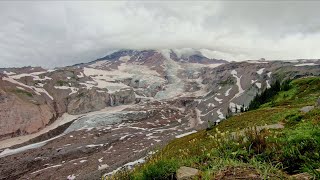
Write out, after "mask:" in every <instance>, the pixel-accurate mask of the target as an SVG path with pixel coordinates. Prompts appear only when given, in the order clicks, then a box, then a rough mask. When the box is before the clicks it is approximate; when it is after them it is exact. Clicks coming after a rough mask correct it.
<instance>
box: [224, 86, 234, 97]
mask: <svg viewBox="0 0 320 180" xmlns="http://www.w3.org/2000/svg"><path fill="white" fill-rule="evenodd" d="M231 89H232V87H231V88H229V89H228V90H227V91H226V93H225V94H224V96H229V94H230V91H231Z"/></svg>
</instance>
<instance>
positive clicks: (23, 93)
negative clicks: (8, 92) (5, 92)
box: [14, 89, 33, 97]
mask: <svg viewBox="0 0 320 180" xmlns="http://www.w3.org/2000/svg"><path fill="white" fill-rule="evenodd" d="M14 92H15V93H18V94H22V95H26V96H28V97H32V96H33V95H32V93H30V92H27V91H24V90H22V89H15V90H14Z"/></svg>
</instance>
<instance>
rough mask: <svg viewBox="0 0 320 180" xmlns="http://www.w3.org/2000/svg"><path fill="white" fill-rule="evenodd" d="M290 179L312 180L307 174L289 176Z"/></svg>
mask: <svg viewBox="0 0 320 180" xmlns="http://www.w3.org/2000/svg"><path fill="white" fill-rule="evenodd" d="M291 178H292V179H300V180H309V179H312V176H311V175H310V174H308V173H300V174H295V175H292V176H291Z"/></svg>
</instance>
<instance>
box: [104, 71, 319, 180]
mask: <svg viewBox="0 0 320 180" xmlns="http://www.w3.org/2000/svg"><path fill="white" fill-rule="evenodd" d="M319 102H320V77H304V78H298V79H295V80H293V81H291V82H290V83H288V84H287V85H286V86H284V85H282V86H281V88H280V91H278V92H277V93H275V94H274V96H270V97H269V99H267V101H266V102H265V103H264V104H262V105H261V106H260V107H259V108H257V109H255V110H250V111H247V112H242V113H239V114H237V115H235V116H232V117H229V118H228V119H226V120H225V121H223V122H221V123H220V124H219V125H217V126H214V127H212V128H208V129H206V130H202V131H199V132H197V133H193V134H192V135H189V136H186V137H182V138H178V139H175V140H173V141H171V142H170V143H169V144H168V145H167V146H165V147H164V148H162V149H160V150H159V151H158V152H157V153H156V154H154V155H152V156H151V157H149V159H147V160H146V162H145V163H144V164H143V165H140V166H139V165H137V166H136V167H135V169H134V170H132V169H122V170H119V171H117V172H116V173H115V174H114V175H113V178H114V179H133V180H135V179H139V180H147V179H158V178H162V179H208V180H209V179H292V180H295V179H297V180H300V179H310V180H311V179H319V178H320V173H319V172H320V168H319V167H320V157H319V154H318V152H319V150H320V134H319V129H320V104H319ZM185 166H187V167H185ZM105 176H107V174H106V175H105Z"/></svg>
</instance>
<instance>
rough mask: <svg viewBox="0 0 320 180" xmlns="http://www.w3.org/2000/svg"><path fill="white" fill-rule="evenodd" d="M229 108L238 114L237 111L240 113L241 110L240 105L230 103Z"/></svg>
mask: <svg viewBox="0 0 320 180" xmlns="http://www.w3.org/2000/svg"><path fill="white" fill-rule="evenodd" d="M229 107H230V109H231V111H232V112H236V109H237V110H238V111H239V110H240V109H241V106H240V105H239V104H236V103H233V102H230V104H229Z"/></svg>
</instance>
